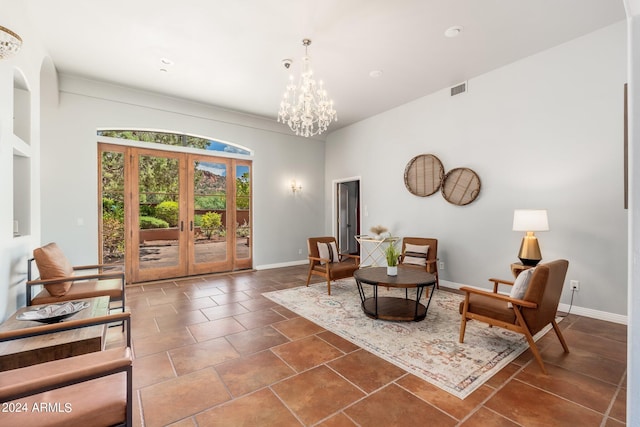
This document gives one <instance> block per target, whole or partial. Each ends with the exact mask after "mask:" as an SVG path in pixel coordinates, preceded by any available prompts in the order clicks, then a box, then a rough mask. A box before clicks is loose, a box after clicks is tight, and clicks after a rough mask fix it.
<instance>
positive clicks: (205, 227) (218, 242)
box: [193, 160, 228, 264]
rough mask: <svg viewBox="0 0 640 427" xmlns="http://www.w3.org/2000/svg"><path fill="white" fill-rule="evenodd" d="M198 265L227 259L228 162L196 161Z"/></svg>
mask: <svg viewBox="0 0 640 427" xmlns="http://www.w3.org/2000/svg"><path fill="white" fill-rule="evenodd" d="M193 168H194V170H193V186H194V191H193V194H194V201H193V218H194V222H195V230H194V233H195V239H194V244H195V248H194V249H195V250H194V253H195V260H194V262H195V263H196V264H201V263H210V262H221V261H225V260H226V259H227V255H228V254H227V165H226V164H225V163H215V162H204V161H200V160H196V161H194V162H193Z"/></svg>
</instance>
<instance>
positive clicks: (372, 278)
mask: <svg viewBox="0 0 640 427" xmlns="http://www.w3.org/2000/svg"><path fill="white" fill-rule="evenodd" d="M386 273H387V269H386V268H385V267H366V268H360V269H358V270H356V271H355V272H354V273H353V277H354V279H355V280H356V285H357V286H358V293H359V294H360V301H361V302H362V305H361V306H362V311H364V313H365V314H366V315H367V316H369V317H371V318H373V319H382V320H391V321H396V322H412V321H413V322H417V321H420V320H423V319H424V318H425V317H427V310H428V309H429V304H430V303H431V298H432V297H433V290H434V288H435V285H436V279H435V276H434V275H433V274H431V273H427V272H426V271H425V270H421V269H416V268H410V267H399V268H398V275H397V276H388V275H387V274H386ZM365 284H366V285H369V286H370V287H371V290H372V291H373V296H368V295H366V293H365V290H364V286H363V285H365ZM380 286H383V287H386V288H398V289H404V291H405V292H404V298H400V297H391V296H379V295H378V293H379V288H380ZM425 288H427V292H428V295H429V297H428V299H427V302H426V303H427V304H426V306H425V305H423V304H422V303H420V299H421V298H422V295H423V293H424V290H425ZM429 288H431V289H429ZM409 289H415V290H416V291H415V299H414V298H411V299H409ZM367 293H368V294H369V295H371V292H367Z"/></svg>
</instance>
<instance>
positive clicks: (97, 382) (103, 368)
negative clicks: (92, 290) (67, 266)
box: [0, 312, 133, 427]
mask: <svg viewBox="0 0 640 427" xmlns="http://www.w3.org/2000/svg"><path fill="white" fill-rule="evenodd" d="M130 320H131V317H130V313H129V312H122V313H121V312H117V313H114V314H110V315H106V316H101V317H94V318H87V319H78V320H68V321H64V322H60V323H54V324H49V325H42V326H35V327H30V328H23V329H18V330H12V331H6V332H1V333H0V342H3V341H9V340H14V339H20V338H26V337H34V336H39V335H45V334H49V333H56V332H60V331H66V330H72V329H77V328H83V327H88V326H94V325H101V324H106V323H111V322H123V323H126V325H127V328H126V334H127V336H126V347H120V348H112V349H109V350H105V351H98V352H93V353H87V354H82V355H80V356H73V357H70V358H66V359H59V360H54V361H51V362H44V363H40V364H37V365H31V366H27V367H24V368H18V369H13V370H9V371H4V372H0V402H3V405H4V407H6V408H8V409H10V410H8V411H3V412H4V413H3V414H1V415H0V420H1V424H2V425H6V426H21V427H29V426H34V427H36V426H37V427H46V426H65V427H66V426H79V427H84V426H131V425H133V424H132V418H133V410H132V408H133V406H132V405H133V377H132V374H133V372H132V360H133V357H132V354H131V325H130ZM41 405H45V407H42V406H41Z"/></svg>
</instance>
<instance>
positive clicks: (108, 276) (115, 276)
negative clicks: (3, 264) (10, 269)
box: [27, 272, 124, 289]
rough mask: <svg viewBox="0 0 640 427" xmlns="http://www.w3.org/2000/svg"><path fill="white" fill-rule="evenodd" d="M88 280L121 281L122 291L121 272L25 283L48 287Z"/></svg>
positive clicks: (122, 277)
mask: <svg viewBox="0 0 640 427" xmlns="http://www.w3.org/2000/svg"><path fill="white" fill-rule="evenodd" d="M89 279H99V280H100V279H121V280H122V287H123V289H124V273H123V272H113V273H96V274H84V275H82V276H69V277H57V278H55V279H37V280H29V281H28V282H27V286H35V285H50V284H54V283H62V282H78V281H81V280H89Z"/></svg>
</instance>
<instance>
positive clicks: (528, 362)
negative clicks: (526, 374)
mask: <svg viewBox="0 0 640 427" xmlns="http://www.w3.org/2000/svg"><path fill="white" fill-rule="evenodd" d="M532 362H533V359H529V361H527V362H525V363H523V364H522V366H520V368H519V369H517V370H516V371H515V372H514V373H513V374H511V376H509V378H507V379H506V380H505V381H504V382H503V383H502V384H500V386H499V387H496V388H495V389H494V390H493V392H491V393H489V395H488V396H487V397H486V398H484V400H482V402H480V403H479V404H478V405H477V406H476V407H475V408H473V409H472V410H471V411H469V413H468V414H467V415H465V416H464V417H463V418H462V419H460V421H459V422H458V424H456V425H457V426H460V425H462V424H463V423H464V422H465V421H467V420H468V419H469V418H471V416H472V415H474V414H475V413H476V412H478V411H479V410H480V409H481V408H486V406H484V405H485V403H487V402H488V401H489V400H490V399H491V398H493V397H494V396H495V395H496V394H498V392H499V391H500V390H502V389H503V388H504V387H505V386H506V385H507V384H508V383H509V382H511V381H512V380H514V379H515V377H516V376H517V375H518V374H519V373H520V372H522V371H523V370H524V369H525V368H526V367H527V366H529V365H530V364H531V363H532ZM512 363H513V362H512ZM487 409H488V410H490V411H492V412H495V411H493V410H492V409H491V408H487ZM495 413H496V414H498V415H500V416H501V417H503V418H506V419H507V420H509V421H512V422H514V423H516V424H518V425H520V424H519V423H517V422H516V421H514V420H512V419H511V418H508V417H506V416H504V415H503V414H499V413H497V412H495Z"/></svg>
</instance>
